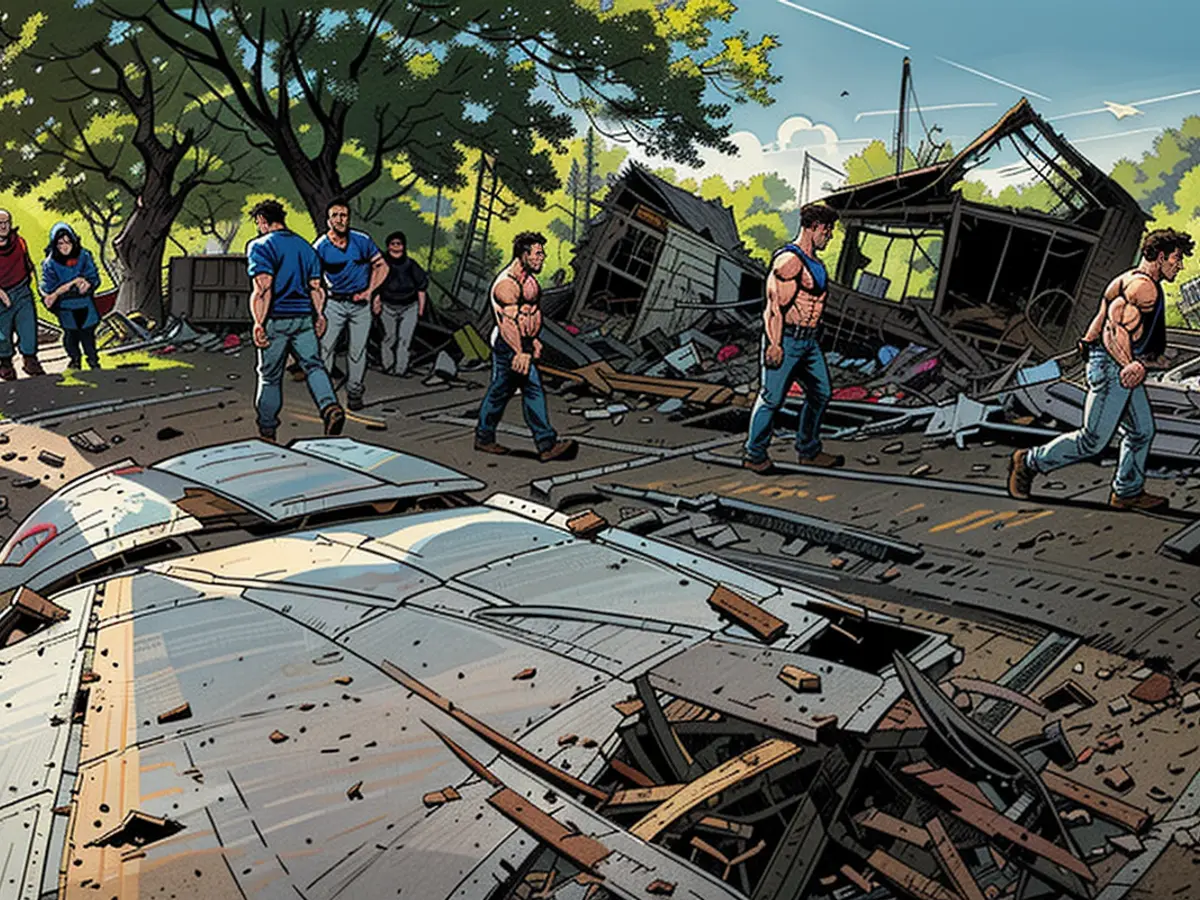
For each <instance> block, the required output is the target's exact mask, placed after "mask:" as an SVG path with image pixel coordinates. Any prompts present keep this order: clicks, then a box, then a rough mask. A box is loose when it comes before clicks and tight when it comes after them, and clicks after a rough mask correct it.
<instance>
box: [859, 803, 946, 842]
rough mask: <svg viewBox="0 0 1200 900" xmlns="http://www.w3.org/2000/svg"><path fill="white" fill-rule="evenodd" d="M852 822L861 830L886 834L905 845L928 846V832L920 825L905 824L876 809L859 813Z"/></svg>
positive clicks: (901, 820)
mask: <svg viewBox="0 0 1200 900" xmlns="http://www.w3.org/2000/svg"><path fill="white" fill-rule="evenodd" d="M854 821H856V822H857V823H858V824H859V825H861V826H862V827H863V828H869V829H871V830H872V831H878V832H879V833H880V834H886V835H887V836H888V837H894V838H897V839H898V840H901V841H904V842H905V843H908V844H912V845H913V846H914V847H920V848H921V849H924V848H926V847H928V846H929V832H927V831H926V830H925V829H924V828H922V827H921V826H920V825H913V824H911V823H910V822H905V821H904V820H903V819H897V818H896V817H895V816H889V815H888V814H887V813H885V812H882V811H880V810H878V809H874V808H871V809H868V810H867V811H866V812H863V813H859V814H858V815H857V816H855V817H854Z"/></svg>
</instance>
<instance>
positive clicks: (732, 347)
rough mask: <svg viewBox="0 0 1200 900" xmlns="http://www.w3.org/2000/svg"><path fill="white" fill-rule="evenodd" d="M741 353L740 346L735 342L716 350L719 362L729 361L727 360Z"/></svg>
mask: <svg viewBox="0 0 1200 900" xmlns="http://www.w3.org/2000/svg"><path fill="white" fill-rule="evenodd" d="M741 355H742V348H741V347H739V346H738V345H737V344H726V345H725V346H724V347H722V348H721V349H720V350H718V351H717V362H719V363H723V362H729V360H731V359H733V358H734V357H735V356H741Z"/></svg>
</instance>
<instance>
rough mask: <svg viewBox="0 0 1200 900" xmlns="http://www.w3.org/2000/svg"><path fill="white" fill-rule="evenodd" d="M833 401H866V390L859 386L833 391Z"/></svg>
mask: <svg viewBox="0 0 1200 900" xmlns="http://www.w3.org/2000/svg"><path fill="white" fill-rule="evenodd" d="M833 399H834V400H866V399H867V389H866V388H865V387H862V386H861V385H852V386H851V387H841V388H834V389H833Z"/></svg>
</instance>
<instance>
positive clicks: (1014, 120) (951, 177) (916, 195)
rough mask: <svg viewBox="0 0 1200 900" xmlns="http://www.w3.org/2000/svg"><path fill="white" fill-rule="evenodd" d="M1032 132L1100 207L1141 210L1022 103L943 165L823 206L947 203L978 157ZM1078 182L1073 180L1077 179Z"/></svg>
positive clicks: (889, 178) (873, 183)
mask: <svg viewBox="0 0 1200 900" xmlns="http://www.w3.org/2000/svg"><path fill="white" fill-rule="evenodd" d="M1025 128H1033V129H1034V130H1035V131H1036V132H1038V134H1040V135H1041V136H1042V137H1044V138H1045V139H1046V141H1047V143H1049V144H1050V146H1051V147H1053V149H1054V150H1055V151H1056V152H1057V153H1058V154H1059V156H1060V158H1061V159H1062V160H1064V161H1065V162H1066V163H1067V164H1069V165H1070V166H1071V167H1073V168H1074V169H1075V170H1076V171H1077V172H1078V173H1079V177H1078V180H1077V182H1078V184H1079V186H1080V187H1081V188H1083V190H1084V191H1085V192H1086V193H1087V194H1089V195H1090V196H1091V197H1092V198H1094V200H1095V201H1096V202H1097V203H1098V205H1100V206H1118V207H1122V208H1126V209H1133V210H1138V211H1139V212H1140V207H1139V206H1138V203H1137V201H1136V200H1135V199H1134V198H1133V197H1132V196H1130V194H1129V192H1128V191H1126V190H1125V189H1124V188H1123V187H1121V186H1120V185H1119V184H1118V183H1117V182H1116V181H1114V180H1113V179H1112V178H1110V177H1109V176H1108V175H1106V174H1105V173H1104V172H1102V171H1101V170H1100V169H1099V168H1097V167H1096V166H1095V165H1094V164H1093V163H1092V162H1091V161H1090V160H1088V158H1087V157H1086V156H1084V155H1083V154H1081V153H1079V151H1077V150H1076V149H1075V148H1074V147H1072V146H1071V144H1070V143H1069V142H1068V141H1067V139H1066V138H1065V137H1063V136H1062V135H1061V134H1059V133H1058V132H1056V131H1055V130H1054V129H1053V128H1051V127H1050V125H1049V123H1047V122H1046V120H1045V119H1043V118H1042V117H1041V116H1040V115H1038V114H1037V112H1036V111H1035V110H1034V109H1033V106H1032V105H1030V103H1029V101H1028V100H1027V99H1025V98H1024V97H1022V98H1021V100H1020V101H1019V102H1018V103H1017V104H1016V105H1015V106H1013V107H1012V108H1011V109H1009V110H1008V111H1007V112H1006V113H1005V114H1004V115H1003V116H1001V117H1000V119H999V120H998V121H997V122H996V123H995V124H994V125H993V126H992V127H991V128H989V129H987V130H986V131H984V132H983V133H982V134H980V135H979V136H978V137H977V138H975V140H973V141H971V143H969V144H967V146H965V147H964V148H963V149H962V150H960V151H959V152H958V153H957V154H955V155H954V156H953V157H951V158H950V159H948V160H945V161H944V162H940V163H935V164H934V165H929V166H923V167H921V168H918V169H910V170H908V171H906V172H901V173H899V174H893V175H886V176H883V177H880V178H875V179H872V180H870V181H865V182H862V183H860V184H854V185H850V186H849V187H846V188H843V189H842V190H840V191H835V192H834V193H832V194H830V195H828V196H827V197H825V198H824V200H823V201H822V202H824V203H827V204H828V205H829V206H832V207H833V208H834V209H837V210H839V211H843V212H848V211H856V210H869V209H884V208H888V207H893V206H897V205H901V204H904V205H917V204H921V203H929V202H932V201H935V200H938V199H945V198H946V197H947V196H948V195H949V194H950V193H951V192H952V191H953V190H954V188H955V187H956V186H957V185H958V184H959V182H961V181H962V180H963V179H964V178H966V177H967V176H968V175H969V173H970V171H971V169H973V168H975V166H977V165H980V164H982V162H981V160H980V157H981V156H982V154H984V153H987V152H988V151H989V150H990V149H991V148H993V147H995V146H996V145H997V144H998V143H999V142H1000V141H1002V140H1004V139H1005V138H1006V137H1009V136H1010V135H1015V134H1016V133H1017V132H1020V131H1021V130H1022V129H1025ZM1073 180H1074V179H1073Z"/></svg>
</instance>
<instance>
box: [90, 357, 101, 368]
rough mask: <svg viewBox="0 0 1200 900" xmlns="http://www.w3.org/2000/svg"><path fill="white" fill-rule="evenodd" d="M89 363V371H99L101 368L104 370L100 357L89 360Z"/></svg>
mask: <svg viewBox="0 0 1200 900" xmlns="http://www.w3.org/2000/svg"><path fill="white" fill-rule="evenodd" d="M87 363H88V368H89V369H99V368H102V366H101V365H100V357H98V356H97V357H96V358H95V359H89V360H88V361H87Z"/></svg>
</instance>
